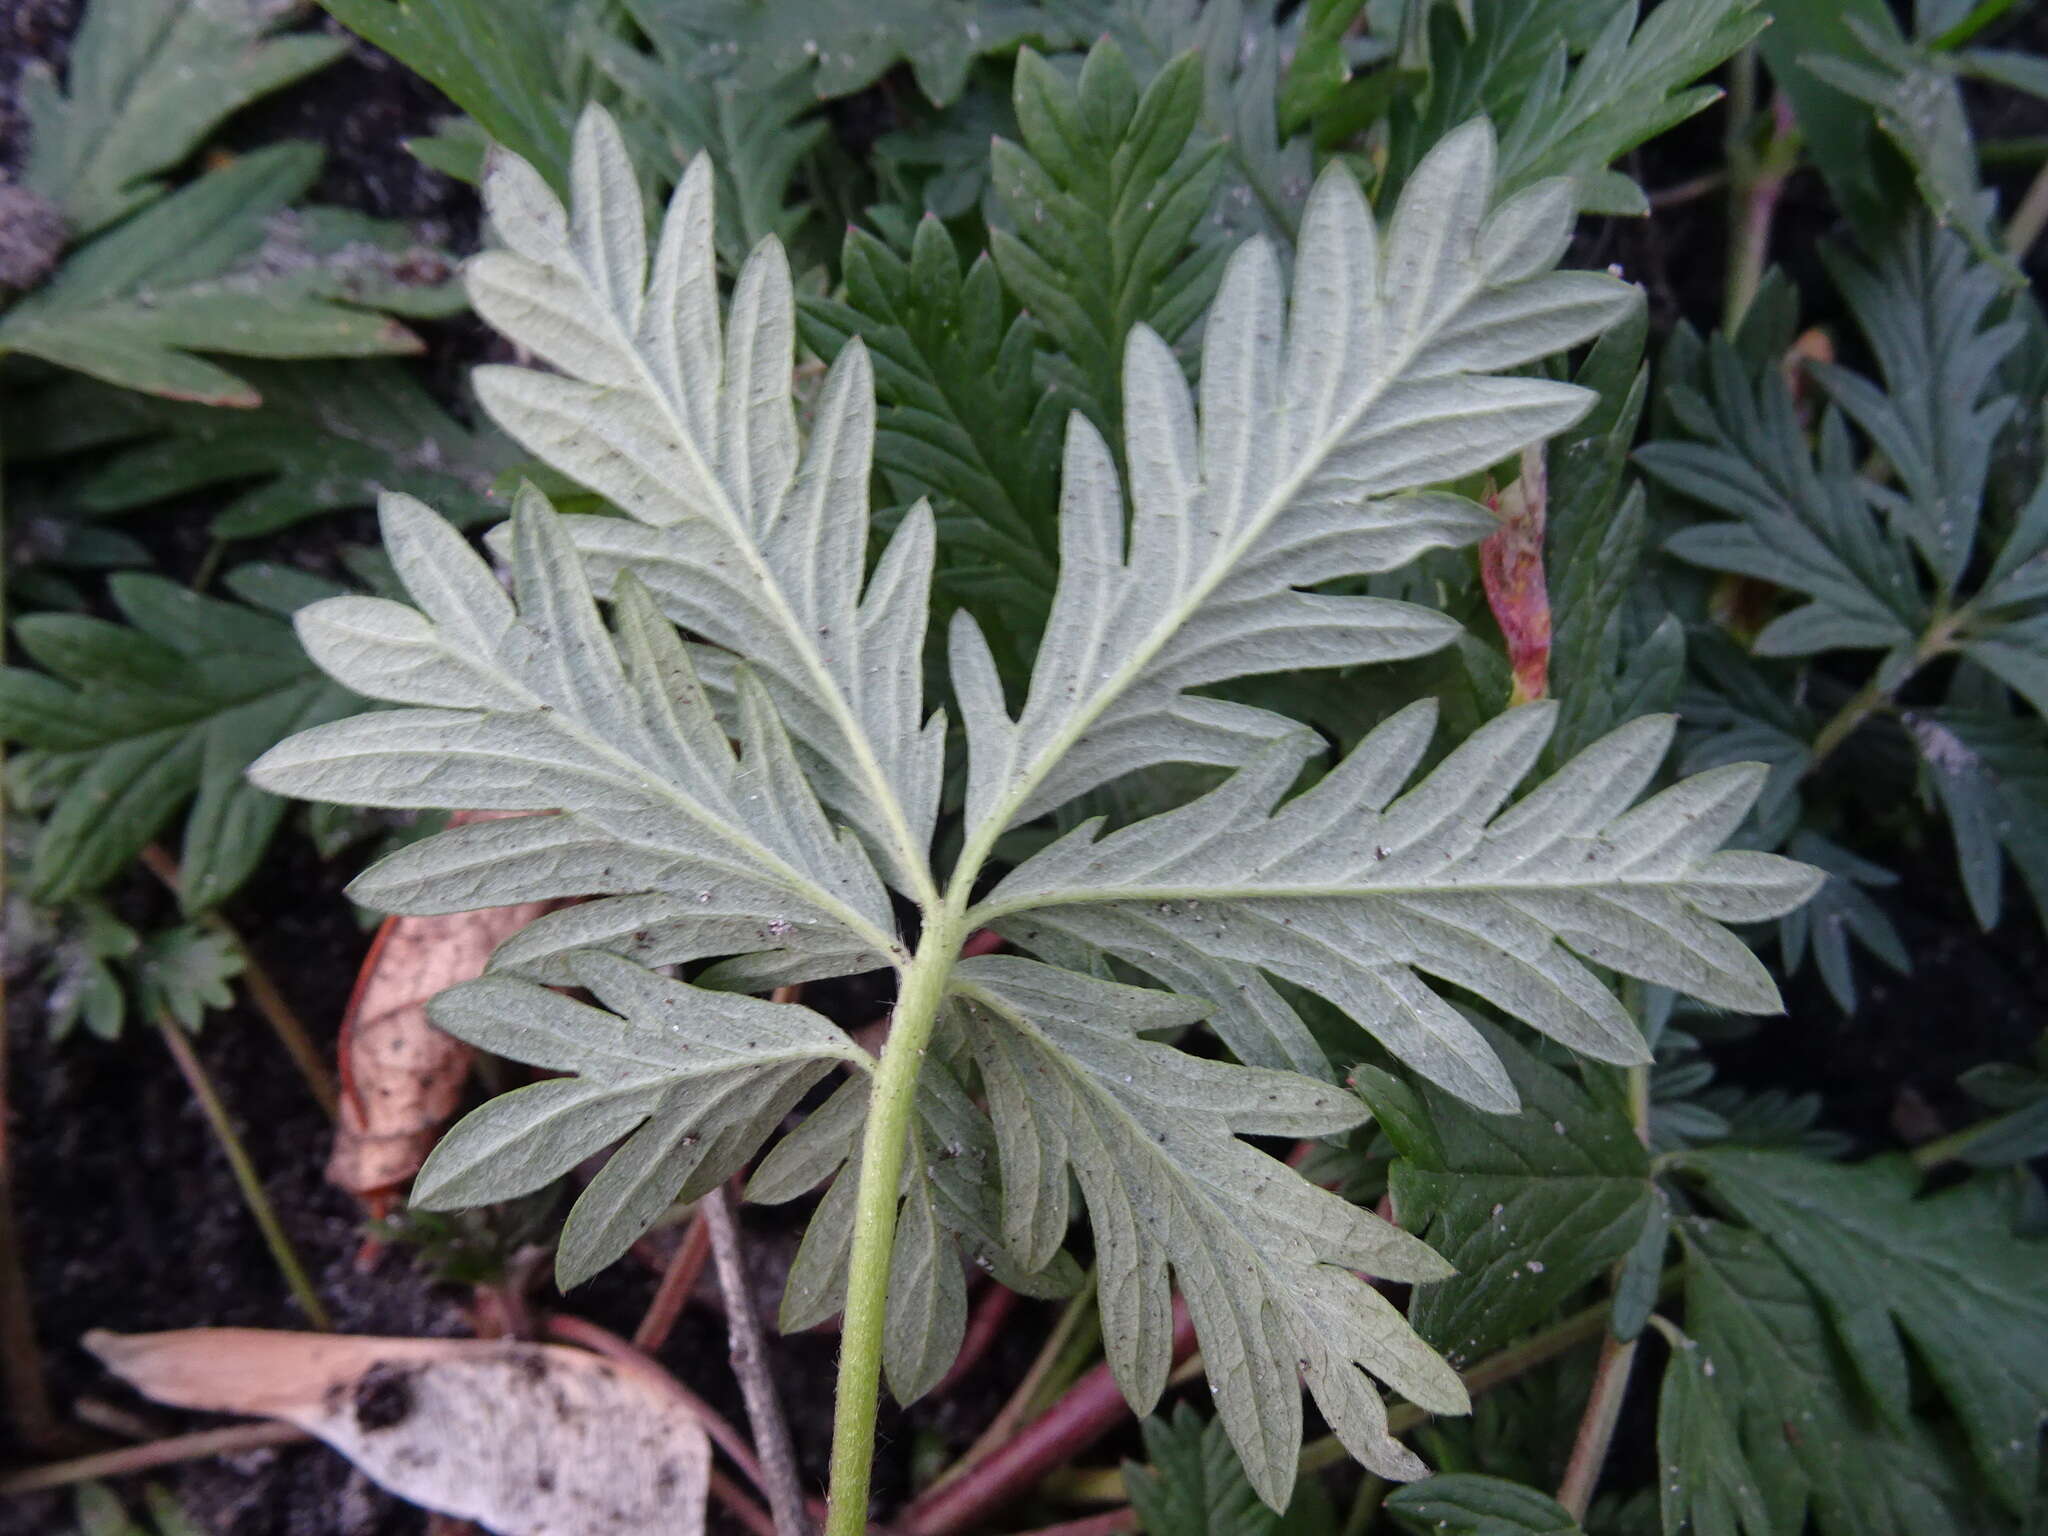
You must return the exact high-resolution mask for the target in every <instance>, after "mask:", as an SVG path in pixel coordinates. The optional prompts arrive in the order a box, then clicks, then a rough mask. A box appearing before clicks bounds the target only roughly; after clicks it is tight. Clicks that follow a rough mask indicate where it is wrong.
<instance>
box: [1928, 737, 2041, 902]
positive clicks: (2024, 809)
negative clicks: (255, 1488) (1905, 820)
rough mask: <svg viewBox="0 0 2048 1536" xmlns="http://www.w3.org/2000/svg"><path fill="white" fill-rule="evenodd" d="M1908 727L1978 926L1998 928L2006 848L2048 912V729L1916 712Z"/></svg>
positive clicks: (2014, 864)
mask: <svg viewBox="0 0 2048 1536" xmlns="http://www.w3.org/2000/svg"><path fill="white" fill-rule="evenodd" d="M1906 730H1907V733H1908V734H1909V735H1910V736H1911V737H1912V739H1913V745H1914V746H1915V747H1916V748H1918V749H1919V753H1920V761H1921V763H1922V764H1923V765H1924V766H1925V767H1926V769H1927V776H1928V779H1929V780H1930V781H1931V782H1932V783H1933V785H1934V792H1935V794H1936V796H1937V797H1938V798H1939V799H1940V801H1941V806H1942V809H1943V810H1944V811H1946V812H1947V813H1948V821H1949V830H1950V833H1951V834H1952V835H1953V837H1954V838H1955V844H1956V862H1957V864H1958V866H1959V867H1960V869H1961V872H1962V877H1963V889H1964V890H1965V891H1966V892H1968V893H1969V897H1970V905H1971V908H1972V909H1973V910H1974V911H1975V912H1976V914H1977V921H1978V922H1980V923H1982V924H1983V925H1984V926H1985V927H1986V928H1990V927H1992V926H1993V925H1994V924H1996V923H1997V921H1998V917H1999V912H2000V910H2001V905H2002V903H2001V891H2002V889H2003V882H2004V868H2003V863H2002V861H2001V859H2000V857H1999V850H2000V849H2001V848H2003V849H2004V850H2005V853H2006V854H2007V855H2008V856H2009V857H2010V858H2011V859H2012V862H2013V866H2014V867H2015V868H2016V869H2018V871H2019V872H2020V878H2021V879H2022V880H2024V881H2025V882H2026V884H2027V887H2028V889H2030V890H2031V891H2032V892H2033V896H2034V903H2035V905H2036V906H2038V907H2039V908H2040V909H2041V910H2042V911H2044V912H2048V730H2044V729H2043V727H2042V724H2041V722H2040V721H2038V720H2023V719H2016V718H2014V717H2012V716H2010V715H2001V714H1996V713H1993V712H1991V711H1988V710H1963V709H1936V710H1926V711H1917V710H1916V711H1913V712H1912V713H1909V714H1908V715H1907V716H1906Z"/></svg>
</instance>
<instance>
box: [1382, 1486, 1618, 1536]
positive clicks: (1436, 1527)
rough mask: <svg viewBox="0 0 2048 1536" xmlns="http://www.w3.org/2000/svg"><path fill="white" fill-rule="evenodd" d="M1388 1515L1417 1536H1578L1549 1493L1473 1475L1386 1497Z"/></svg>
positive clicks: (1399, 1490) (1400, 1490) (1575, 1526)
mask: <svg viewBox="0 0 2048 1536" xmlns="http://www.w3.org/2000/svg"><path fill="white" fill-rule="evenodd" d="M1385 1507H1386V1510H1387V1513H1388V1514H1390V1515H1392V1516H1393V1517H1394V1518H1395V1519H1396V1520H1398V1521H1400V1523H1401V1524H1402V1525H1404V1526H1406V1527H1407V1528H1408V1529H1409V1530H1410V1531H1413V1532H1415V1533H1416V1536H1579V1525H1578V1522H1577V1521H1576V1520H1574V1519H1572V1517H1571V1515H1570V1514H1569V1513H1568V1512H1567V1511H1566V1510H1565V1508H1564V1507H1563V1506H1562V1505H1561V1504H1559V1503H1558V1502H1557V1500H1555V1499H1553V1498H1551V1497H1550V1495H1549V1494H1547V1493H1538V1492H1537V1491H1536V1490H1535V1489H1534V1488H1525V1487H1523V1486H1522V1485H1521V1484H1520V1483H1511V1482H1508V1481H1507V1480H1506V1479H1505V1478H1499V1477H1484V1476H1481V1475H1480V1474H1478V1473H1476V1472H1455V1473H1448V1474H1446V1475H1444V1476H1441V1477H1432V1478H1428V1479H1426V1480H1425V1481H1423V1482H1419V1483H1410V1484H1409V1485H1408V1486H1407V1487H1405V1488H1397V1489H1395V1490H1394V1491H1393V1492H1392V1493H1390V1494H1388V1495H1387V1502H1386V1506H1385Z"/></svg>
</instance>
